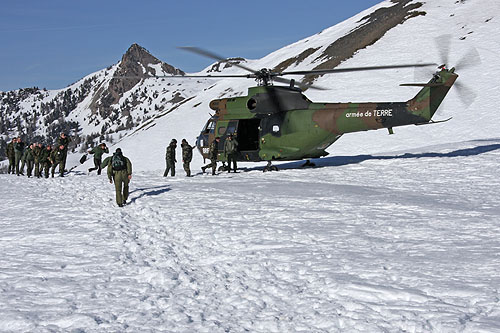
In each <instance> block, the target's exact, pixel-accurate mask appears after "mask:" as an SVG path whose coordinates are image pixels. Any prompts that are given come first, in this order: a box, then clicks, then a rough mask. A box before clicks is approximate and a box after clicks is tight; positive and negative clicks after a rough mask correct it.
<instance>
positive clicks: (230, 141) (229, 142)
mask: <svg viewBox="0 0 500 333" xmlns="http://www.w3.org/2000/svg"><path fill="white" fill-rule="evenodd" d="M237 149H238V141H236V139H234V138H233V135H232V134H229V135H228V137H227V139H226V141H225V142H224V154H226V158H227V172H228V173H229V172H231V161H232V162H233V170H234V172H236V168H237V166H236V153H237Z"/></svg>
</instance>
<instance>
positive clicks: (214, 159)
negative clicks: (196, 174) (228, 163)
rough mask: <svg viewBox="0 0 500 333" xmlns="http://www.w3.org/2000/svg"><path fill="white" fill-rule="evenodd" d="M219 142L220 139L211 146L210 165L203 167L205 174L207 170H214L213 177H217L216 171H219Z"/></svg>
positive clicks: (216, 139)
mask: <svg viewBox="0 0 500 333" xmlns="http://www.w3.org/2000/svg"><path fill="white" fill-rule="evenodd" d="M219 141H220V138H219V137H216V138H215V140H214V141H212V143H211V144H210V149H209V151H208V158H209V159H210V163H209V164H207V165H205V166H202V167H201V171H203V172H205V169H207V168H210V167H211V168H212V176H214V175H215V169H217V155H218V153H219Z"/></svg>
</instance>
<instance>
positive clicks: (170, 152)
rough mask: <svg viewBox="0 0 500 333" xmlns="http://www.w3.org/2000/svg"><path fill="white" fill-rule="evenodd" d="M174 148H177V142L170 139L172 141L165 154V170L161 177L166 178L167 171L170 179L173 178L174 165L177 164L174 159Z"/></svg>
mask: <svg viewBox="0 0 500 333" xmlns="http://www.w3.org/2000/svg"><path fill="white" fill-rule="evenodd" d="M175 148H177V140H176V139H172V141H170V144H169V145H168V147H167V152H166V153H165V160H166V162H167V168H166V169H165V172H164V173H163V177H167V176H168V172H169V171H170V174H171V175H172V177H174V176H175V163H176V162H177V160H176V159H175Z"/></svg>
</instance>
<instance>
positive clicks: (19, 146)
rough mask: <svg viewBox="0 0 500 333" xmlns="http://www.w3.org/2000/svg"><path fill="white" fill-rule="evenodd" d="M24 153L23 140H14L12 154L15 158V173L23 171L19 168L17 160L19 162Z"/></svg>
mask: <svg viewBox="0 0 500 333" xmlns="http://www.w3.org/2000/svg"><path fill="white" fill-rule="evenodd" d="M23 153H24V142H16V143H15V144H14V154H15V159H16V174H17V175H18V176H19V174H20V173H21V174H22V173H23V172H22V170H19V162H21V160H22V158H23Z"/></svg>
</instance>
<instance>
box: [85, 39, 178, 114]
mask: <svg viewBox="0 0 500 333" xmlns="http://www.w3.org/2000/svg"><path fill="white" fill-rule="evenodd" d="M168 74H173V75H184V74H185V73H184V72H183V71H182V70H180V69H178V68H175V67H174V66H172V65H169V64H167V63H165V62H163V61H160V60H159V59H158V58H156V57H154V56H153V55H151V53H149V51H148V50H146V49H145V48H144V47H142V46H140V45H139V44H137V43H134V44H132V45H131V46H130V47H129V48H128V50H127V52H125V54H124V55H123V56H122V60H121V61H120V63H119V65H118V68H117V69H116V71H115V73H114V75H113V76H114V78H113V79H112V80H111V81H110V83H109V86H108V87H107V88H104V87H102V89H100V90H99V91H98V92H97V94H96V95H95V97H94V99H93V100H92V103H91V104H90V109H91V110H92V112H93V113H99V114H100V115H101V116H102V117H107V116H109V115H110V114H111V112H112V108H111V105H113V104H116V103H118V101H119V100H120V98H121V97H122V96H123V94H124V93H126V92H127V91H129V90H131V89H132V88H133V87H135V86H136V85H137V84H138V83H139V82H140V81H141V80H142V79H145V78H147V77H152V76H163V75H168ZM118 77H124V78H118ZM122 112H124V114H128V112H129V110H122Z"/></svg>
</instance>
